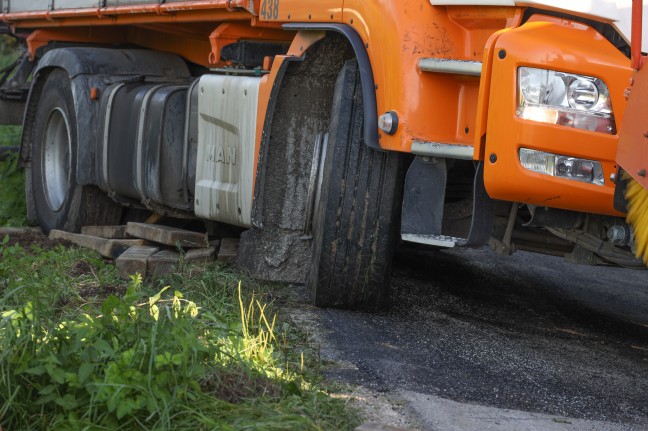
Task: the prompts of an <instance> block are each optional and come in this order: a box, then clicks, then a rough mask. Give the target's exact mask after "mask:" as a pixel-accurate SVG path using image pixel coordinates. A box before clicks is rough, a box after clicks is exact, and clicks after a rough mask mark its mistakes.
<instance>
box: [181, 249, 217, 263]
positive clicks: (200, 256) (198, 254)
mask: <svg viewBox="0 0 648 431" xmlns="http://www.w3.org/2000/svg"><path fill="white" fill-rule="evenodd" d="M214 257H216V247H209V248H194V249H191V250H188V251H187V252H186V253H185V256H184V258H185V261H186V262H191V263H201V262H213V261H214Z"/></svg>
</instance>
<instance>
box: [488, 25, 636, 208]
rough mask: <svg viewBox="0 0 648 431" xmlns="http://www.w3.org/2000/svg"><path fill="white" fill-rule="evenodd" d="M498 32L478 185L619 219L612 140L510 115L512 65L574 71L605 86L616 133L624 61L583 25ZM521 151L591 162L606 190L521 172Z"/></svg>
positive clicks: (626, 70)
mask: <svg viewBox="0 0 648 431" xmlns="http://www.w3.org/2000/svg"><path fill="white" fill-rule="evenodd" d="M534 21H537V22H528V23H526V24H525V25H523V26H522V27H520V28H517V29H514V30H510V31H508V32H505V33H503V34H501V35H499V37H498V38H497V40H496V43H495V46H494V50H495V51H496V52H498V54H499V52H500V51H503V52H504V53H505V56H504V57H503V58H500V57H501V56H500V55H497V56H495V58H493V60H492V73H491V82H490V87H491V88H490V95H491V97H490V99H489V108H488V123H487V130H488V133H487V136H486V148H485V152H486V158H487V159H488V158H489V157H490V156H491V155H493V156H494V157H496V159H497V161H496V162H494V163H493V162H490V161H487V162H485V164H486V167H485V170H484V181H485V183H486V189H487V191H488V194H489V195H490V196H491V197H492V198H495V199H502V200H507V201H514V202H524V203H529V204H535V205H540V206H550V207H555V208H563V209H569V210H576V211H586V212H594V213H601V214H610V215H619V213H618V212H617V211H615V210H614V208H613V206H612V195H613V193H614V184H613V183H611V181H610V180H609V178H610V175H611V174H612V173H614V172H616V164H615V156H616V147H617V145H616V144H617V140H618V136H616V135H610V134H605V133H597V132H591V131H584V130H579V129H575V128H568V127H563V126H559V125H554V124H544V123H538V122H533V121H529V120H523V119H520V118H517V117H516V108H517V97H518V95H517V71H518V67H521V66H529V67H537V68H543V69H551V70H558V71H562V72H571V73H580V74H585V75H588V76H594V77H597V78H600V79H602V80H603V81H604V82H605V83H606V84H607V86H608V88H609V91H610V98H611V102H612V109H613V112H614V115H615V117H616V122H617V124H616V126H617V130H619V129H620V128H621V124H620V121H621V118H623V113H624V110H625V109H624V108H625V101H624V99H623V89H624V88H625V86H626V83H627V82H628V78H629V76H630V74H631V69H630V61H629V59H628V58H627V57H625V56H624V55H622V54H621V53H620V52H619V51H618V50H617V49H616V48H615V47H614V46H612V44H610V43H609V42H608V41H607V40H606V39H605V38H604V37H603V36H601V35H600V34H599V33H597V32H596V31H595V30H593V29H592V28H590V27H587V26H585V25H583V24H578V23H573V22H569V21H561V20H556V19H553V18H546V19H544V20H543V21H540V19H536V20H534ZM520 147H525V148H530V149H534V150H540V151H546V152H549V153H556V154H563V155H568V156H575V157H581V158H585V159H591V160H598V161H600V162H601V163H602V165H603V171H604V178H605V185H604V186H598V185H592V184H586V183H579V182H576V181H571V180H566V179H559V178H554V177H551V176H547V175H543V174H539V173H535V172H532V171H529V170H527V169H525V168H523V167H522V165H521V164H520V162H519V160H518V150H519V148H520Z"/></svg>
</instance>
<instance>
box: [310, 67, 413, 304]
mask: <svg viewBox="0 0 648 431" xmlns="http://www.w3.org/2000/svg"><path fill="white" fill-rule="evenodd" d="M362 130H363V103H362V88H361V83H360V77H359V73H358V64H357V62H356V61H355V60H350V61H348V62H347V63H346V64H345V65H344V67H343V69H342V71H341V72H340V74H339V76H338V80H337V82H336V87H335V93H334V99H333V108H332V118H331V125H330V128H329V139H328V143H327V144H326V147H325V148H324V149H323V151H322V158H323V162H322V163H321V165H322V172H321V176H320V177H321V189H320V193H319V199H318V203H317V205H316V210H315V215H314V218H313V240H314V241H313V257H312V262H311V268H310V272H309V274H308V277H307V287H308V289H309V291H310V294H311V298H312V301H313V303H314V304H315V305H317V306H320V307H339V308H350V309H361V310H368V311H373V310H377V309H380V308H383V307H385V306H386V305H387V303H388V301H389V278H390V273H391V263H392V258H393V254H394V249H395V247H396V243H397V239H398V232H399V227H400V222H399V220H400V217H399V216H400V204H401V201H402V190H403V178H404V166H403V161H402V158H401V157H400V156H399V155H398V154H396V153H393V152H378V151H374V150H372V149H371V148H369V147H368V146H367V145H365V143H364V141H363V138H362Z"/></svg>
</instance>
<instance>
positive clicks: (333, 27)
mask: <svg viewBox="0 0 648 431" xmlns="http://www.w3.org/2000/svg"><path fill="white" fill-rule="evenodd" d="M626 3H629V2H624V1H617V2H616V3H615V2H609V1H603V0H600V1H596V0H595V1H588V2H565V1H560V2H559V1H555V0H547V1H514V0H495V1H488V2H485V1H481V2H471V1H461V0H455V1H438V0H431V1H430V0H398V1H396V0H376V1H366V0H310V1H303V0H211V1H202V0H195V1H179V0H178V1H176V0H167V1H159V2H152V1H151V0H140V1H137V0H2V1H0V10H1V12H2V14H1V15H0V16H1V18H2V22H3V23H4V27H5V29H6V31H8V32H10V33H11V34H13V35H15V36H16V37H19V38H23V39H24V40H25V43H26V47H27V49H26V54H25V56H24V57H23V58H22V59H21V61H20V62H19V63H18V64H17V65H16V68H15V70H14V71H13V72H12V73H11V74H10V75H9V76H5V79H4V82H3V84H2V87H1V88H0V95H1V98H2V101H1V103H2V115H1V119H2V121H3V122H5V123H15V124H22V125H23V136H22V145H21V160H22V163H23V165H24V167H25V175H26V189H27V206H28V214H29V218H30V219H31V220H33V221H34V222H37V223H38V224H40V226H41V228H42V229H43V230H44V231H45V232H48V231H49V230H51V229H65V230H70V231H76V230H78V229H80V227H81V226H83V225H98V224H99V225H101V224H104V225H107V224H116V223H120V222H123V221H124V220H126V219H128V217H131V216H132V214H134V213H136V212H138V211H139V212H140V213H141V212H142V211H148V212H151V213H156V214H160V215H164V216H168V217H176V218H183V219H194V220H196V219H197V220H201V221H204V222H205V226H206V229H207V230H208V231H209V232H210V233H213V234H217V233H218V232H220V231H222V230H223V229H227V228H228V227H231V226H235V227H238V228H239V229H240V232H242V233H241V242H240V249H239V256H238V258H237V264H238V265H239V266H240V267H243V268H245V269H247V270H249V271H250V272H251V273H252V274H254V275H255V276H257V277H259V278H264V279H271V280H279V281H285V282H296V283H306V285H307V287H308V289H309V291H310V292H311V296H312V300H313V302H314V303H315V304H316V305H318V306H335V307H347V308H363V309H376V308H380V307H382V306H384V305H385V304H386V303H387V301H388V297H389V275H390V267H391V261H392V257H393V253H394V250H395V248H396V247H397V246H398V245H399V244H402V243H403V242H410V243H421V244H426V245H429V246H434V247H481V246H483V245H485V244H490V245H491V246H492V247H493V248H494V249H495V251H497V252H499V253H503V254H510V253H512V252H514V251H516V250H527V251H532V252H538V253H545V254H552V255H559V256H564V258H565V259H568V260H570V261H573V262H577V263H587V264H614V265H621V266H630V267H632V266H640V265H641V261H639V260H637V259H636V258H635V257H634V255H633V253H632V248H633V244H632V235H631V230H630V228H629V227H628V226H627V225H626V223H625V221H624V218H623V216H624V214H623V213H622V212H620V211H618V210H617V209H615V207H614V192H615V179H616V176H617V171H618V166H617V164H616V162H615V156H616V150H617V141H618V137H619V130H620V128H621V122H622V120H623V114H624V109H625V105H626V100H625V98H624V95H623V91H624V89H625V88H626V87H627V85H628V80H629V78H630V77H631V75H632V68H631V67H630V58H629V57H630V47H629V15H630V9H629V5H627V8H626ZM626 9H627V10H626Z"/></svg>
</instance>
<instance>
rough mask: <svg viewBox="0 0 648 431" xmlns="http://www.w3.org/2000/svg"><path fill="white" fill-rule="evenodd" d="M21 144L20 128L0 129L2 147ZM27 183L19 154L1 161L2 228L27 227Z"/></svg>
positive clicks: (0, 205)
mask: <svg viewBox="0 0 648 431" xmlns="http://www.w3.org/2000/svg"><path fill="white" fill-rule="evenodd" d="M19 144H20V127H16V126H2V127H0V146H11V145H19ZM26 225H27V209H26V206H25V183H24V179H23V170H22V169H21V168H20V167H19V162H18V154H11V155H10V156H9V157H8V158H7V159H5V160H2V161H0V226H26Z"/></svg>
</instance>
